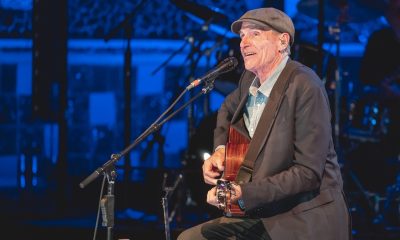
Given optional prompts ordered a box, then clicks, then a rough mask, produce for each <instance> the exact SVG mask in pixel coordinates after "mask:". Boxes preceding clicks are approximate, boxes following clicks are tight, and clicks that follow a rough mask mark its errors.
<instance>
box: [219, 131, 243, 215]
mask: <svg viewBox="0 0 400 240" xmlns="http://www.w3.org/2000/svg"><path fill="white" fill-rule="evenodd" d="M249 143H250V142H249V140H248V139H247V138H246V137H245V136H243V135H242V134H241V133H239V132H238V131H236V130H235V129H234V128H232V127H230V128H229V136H228V143H227V144H226V147H225V170H224V176H223V178H224V179H225V180H227V181H231V182H234V181H235V178H236V175H237V174H238V171H239V168H240V166H241V165H242V162H243V160H244V157H245V155H246V153H247V150H248V148H249ZM226 198H227V199H226V204H225V209H224V214H225V216H227V217H243V216H244V215H245V213H244V211H242V210H241V209H240V208H239V206H238V205H237V204H233V203H231V202H230V196H229V194H227V196H226Z"/></svg>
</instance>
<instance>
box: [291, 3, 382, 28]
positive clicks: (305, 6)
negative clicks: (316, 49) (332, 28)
mask: <svg viewBox="0 0 400 240" xmlns="http://www.w3.org/2000/svg"><path fill="white" fill-rule="evenodd" d="M319 2H320V1H319V0H300V1H299V2H298V3H297V10H298V11H299V12H300V13H302V14H304V15H307V16H309V17H311V18H315V19H318V10H319ZM382 15H383V4H382V2H381V1H378V0H368V1H362V0H325V1H324V20H325V21H327V22H333V23H349V22H367V21H370V20H373V19H376V18H378V17H381V16H382Z"/></svg>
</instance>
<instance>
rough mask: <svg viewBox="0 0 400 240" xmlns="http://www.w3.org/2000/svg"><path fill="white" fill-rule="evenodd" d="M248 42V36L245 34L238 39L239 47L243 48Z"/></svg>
mask: <svg viewBox="0 0 400 240" xmlns="http://www.w3.org/2000/svg"><path fill="white" fill-rule="evenodd" d="M248 44H249V42H248V38H247V37H246V36H243V37H242V39H241V40H240V48H244V47H245V46H247V45H248Z"/></svg>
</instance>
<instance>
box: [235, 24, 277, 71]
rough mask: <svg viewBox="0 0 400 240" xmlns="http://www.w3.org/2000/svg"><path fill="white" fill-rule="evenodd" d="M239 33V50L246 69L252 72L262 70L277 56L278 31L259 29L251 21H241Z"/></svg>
mask: <svg viewBox="0 0 400 240" xmlns="http://www.w3.org/2000/svg"><path fill="white" fill-rule="evenodd" d="M239 34H240V38H241V42H240V51H241V53H242V56H243V60H244V64H245V67H246V69H247V70H249V71H251V72H254V73H256V72H259V71H262V69H263V68H265V67H267V66H268V65H271V64H273V63H274V60H275V61H276V59H278V58H279V57H278V56H279V55H280V53H279V46H280V40H279V33H277V32H275V31H273V30H260V29H258V28H256V26H255V25H254V24H252V23H248V22H243V23H242V27H241V29H240V33H239Z"/></svg>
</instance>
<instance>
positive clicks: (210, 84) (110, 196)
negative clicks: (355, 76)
mask: <svg viewBox="0 0 400 240" xmlns="http://www.w3.org/2000/svg"><path fill="white" fill-rule="evenodd" d="M213 88H214V79H212V80H209V81H206V82H205V86H204V87H203V89H202V91H201V92H199V93H198V94H196V95H195V96H194V97H192V98H191V99H190V100H189V101H188V102H186V103H185V104H183V105H182V106H181V107H179V108H178V109H177V110H175V111H173V112H172V113H170V114H169V115H168V116H167V117H165V118H164V120H162V121H161V119H162V118H163V117H164V116H165V115H166V114H167V113H169V112H170V111H171V109H172V108H173V107H174V106H175V105H176V104H177V102H178V101H179V100H180V99H181V98H182V97H183V95H184V94H185V93H186V92H187V91H188V88H185V89H184V90H183V91H182V93H181V94H180V95H179V96H178V98H177V99H176V100H175V101H174V102H173V103H172V104H171V106H170V107H168V108H167V110H165V111H164V112H163V113H162V114H161V115H160V117H158V118H157V119H156V121H154V123H153V124H151V125H150V127H149V128H147V129H146V130H145V131H144V132H143V133H142V134H141V135H140V136H139V137H137V138H136V140H135V141H134V142H133V143H132V144H130V145H129V146H128V147H126V148H125V149H124V150H123V151H121V152H120V153H116V154H112V155H111V159H109V160H108V161H107V162H106V163H104V164H103V165H102V166H101V167H99V168H97V169H96V170H95V171H94V172H93V173H92V174H90V175H89V176H88V177H86V178H85V179H84V180H83V181H82V182H81V183H80V184H79V186H80V187H81V188H85V187H86V186H87V185H88V184H90V183H91V182H92V181H94V180H95V179H96V178H97V177H99V176H100V175H102V174H104V175H106V176H107V179H108V181H107V182H108V186H107V189H108V192H107V195H106V196H105V197H104V198H102V200H101V203H100V204H101V206H102V212H103V213H106V214H105V215H106V216H108V218H107V217H105V218H104V219H105V220H106V221H103V226H106V227H107V240H112V239H113V238H112V235H113V227H114V213H113V212H114V203H115V197H114V183H115V177H116V172H115V165H114V164H115V163H116V162H117V161H118V160H120V159H121V158H122V157H124V156H126V155H127V154H128V153H129V152H130V151H131V150H132V149H133V148H134V147H136V146H137V145H138V144H139V143H141V142H142V141H143V140H144V139H145V138H146V137H148V136H149V135H150V134H152V133H154V132H156V131H158V130H159V129H160V127H161V126H162V125H164V123H166V122H167V121H169V120H170V119H171V118H172V117H174V116H175V115H176V114H177V113H179V112H181V111H182V110H183V109H184V108H185V107H187V106H188V105H189V104H192V102H193V101H195V100H196V99H198V98H199V97H200V96H201V95H203V94H207V93H209V92H210V91H211V90H212V89H213ZM159 121H161V122H159ZM158 122H159V123H158ZM163 203H164V202H163ZM167 204H168V203H167ZM167 207H168V205H166V206H165V208H166V209H167ZM167 221H169V220H167ZM168 223H169V222H168ZM168 228H169V226H168ZM167 230H168V231H169V229H167ZM168 240H169V239H168Z"/></svg>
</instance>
